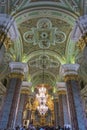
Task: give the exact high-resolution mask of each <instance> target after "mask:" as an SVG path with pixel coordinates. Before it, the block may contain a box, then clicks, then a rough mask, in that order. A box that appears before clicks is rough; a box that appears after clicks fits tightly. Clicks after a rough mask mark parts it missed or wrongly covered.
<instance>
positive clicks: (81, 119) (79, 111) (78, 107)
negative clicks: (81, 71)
mask: <svg viewBox="0 0 87 130" xmlns="http://www.w3.org/2000/svg"><path fill="white" fill-rule="evenodd" d="M68 84H69V86H71V87H72V93H73V100H74V108H75V113H76V116H77V122H78V129H77V130H80V129H81V130H87V124H86V118H85V112H84V108H83V103H82V99H81V95H80V90H79V88H80V87H79V83H78V81H77V80H72V81H68ZM68 84H67V85H68Z"/></svg>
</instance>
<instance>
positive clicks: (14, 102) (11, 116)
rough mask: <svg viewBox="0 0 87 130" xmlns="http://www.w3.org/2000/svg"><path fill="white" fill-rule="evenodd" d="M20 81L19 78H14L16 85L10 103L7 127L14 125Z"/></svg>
mask: <svg viewBox="0 0 87 130" xmlns="http://www.w3.org/2000/svg"><path fill="white" fill-rule="evenodd" d="M21 83H22V82H21V79H19V78H18V79H16V86H15V91H14V95H13V100H12V104H11V110H10V114H9V120H8V124H7V128H14V127H15V123H16V116H17V111H18V104H19V98H20V88H21Z"/></svg>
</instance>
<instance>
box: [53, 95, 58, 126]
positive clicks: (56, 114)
mask: <svg viewBox="0 0 87 130" xmlns="http://www.w3.org/2000/svg"><path fill="white" fill-rule="evenodd" d="M58 110H59V104H58V96H57V95H55V96H54V118H55V126H56V127H57V126H58V125H59V111H58Z"/></svg>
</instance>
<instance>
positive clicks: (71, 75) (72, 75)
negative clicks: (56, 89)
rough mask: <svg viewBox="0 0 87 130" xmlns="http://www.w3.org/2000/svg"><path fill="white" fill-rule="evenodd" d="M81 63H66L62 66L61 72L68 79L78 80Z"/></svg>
mask: <svg viewBox="0 0 87 130" xmlns="http://www.w3.org/2000/svg"><path fill="white" fill-rule="evenodd" d="M79 66H80V65H79V64H64V65H61V67H60V74H61V75H62V76H63V77H64V78H65V81H67V80H77V79H78V72H77V71H78V69H79Z"/></svg>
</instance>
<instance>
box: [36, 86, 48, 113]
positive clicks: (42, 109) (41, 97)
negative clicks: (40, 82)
mask: <svg viewBox="0 0 87 130" xmlns="http://www.w3.org/2000/svg"><path fill="white" fill-rule="evenodd" d="M36 98H37V100H38V102H39V106H37V110H38V111H39V113H40V115H45V114H46V112H47V111H48V107H47V106H46V102H47V98H48V95H47V94H46V88H45V87H43V86H42V87H41V88H39V94H36Z"/></svg>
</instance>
